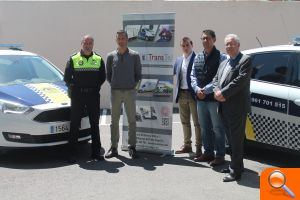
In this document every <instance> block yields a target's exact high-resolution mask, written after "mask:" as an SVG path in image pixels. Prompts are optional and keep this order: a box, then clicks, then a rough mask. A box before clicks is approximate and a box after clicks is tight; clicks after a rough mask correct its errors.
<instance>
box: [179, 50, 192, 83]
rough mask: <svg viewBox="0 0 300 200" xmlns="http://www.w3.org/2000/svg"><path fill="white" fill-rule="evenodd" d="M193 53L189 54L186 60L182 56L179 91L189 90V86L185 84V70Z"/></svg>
mask: <svg viewBox="0 0 300 200" xmlns="http://www.w3.org/2000/svg"><path fill="white" fill-rule="evenodd" d="M192 54H193V52H191V53H190V55H189V56H188V57H187V58H186V57H185V56H184V55H183V56H182V57H183V61H182V65H181V70H180V89H189V86H188V84H187V80H186V76H187V69H188V66H189V63H190V60H191V57H192Z"/></svg>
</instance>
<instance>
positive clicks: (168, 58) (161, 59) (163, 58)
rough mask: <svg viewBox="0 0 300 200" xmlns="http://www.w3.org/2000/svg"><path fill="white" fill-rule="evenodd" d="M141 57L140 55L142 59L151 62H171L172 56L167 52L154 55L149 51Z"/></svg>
mask: <svg viewBox="0 0 300 200" xmlns="http://www.w3.org/2000/svg"><path fill="white" fill-rule="evenodd" d="M141 57H142V61H151V62H172V61H173V56H172V55H169V54H164V55H159V54H157V55H155V54H152V53H149V54H142V55H141Z"/></svg>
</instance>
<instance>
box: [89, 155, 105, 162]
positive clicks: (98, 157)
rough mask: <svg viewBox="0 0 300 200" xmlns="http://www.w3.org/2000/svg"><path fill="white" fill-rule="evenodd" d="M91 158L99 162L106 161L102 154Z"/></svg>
mask: <svg viewBox="0 0 300 200" xmlns="http://www.w3.org/2000/svg"><path fill="white" fill-rule="evenodd" d="M91 157H92V159H93V160H97V161H101V160H104V156H103V155H100V154H92V156H91Z"/></svg>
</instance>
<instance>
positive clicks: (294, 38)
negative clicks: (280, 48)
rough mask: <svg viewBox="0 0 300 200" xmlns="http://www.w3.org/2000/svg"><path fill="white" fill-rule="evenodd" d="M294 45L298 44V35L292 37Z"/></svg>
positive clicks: (299, 37) (299, 42)
mask: <svg viewBox="0 0 300 200" xmlns="http://www.w3.org/2000/svg"><path fill="white" fill-rule="evenodd" d="M292 41H293V45H294V46H300V36H295V37H293V38H292Z"/></svg>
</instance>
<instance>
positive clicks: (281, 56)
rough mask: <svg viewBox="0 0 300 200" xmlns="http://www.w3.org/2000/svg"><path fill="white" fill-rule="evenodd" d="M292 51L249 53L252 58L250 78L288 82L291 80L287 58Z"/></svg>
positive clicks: (289, 57) (281, 82) (288, 58)
mask: <svg viewBox="0 0 300 200" xmlns="http://www.w3.org/2000/svg"><path fill="white" fill-rule="evenodd" d="M291 56H292V52H267V53H259V54H254V55H251V58H252V66H253V71H252V78H254V79H258V80H262V81H268V82H274V83H280V84H288V83H289V82H290V81H291V80H290V79H291V77H290V74H291V71H292V70H291V68H290V66H289V60H290V59H291Z"/></svg>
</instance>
